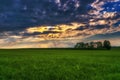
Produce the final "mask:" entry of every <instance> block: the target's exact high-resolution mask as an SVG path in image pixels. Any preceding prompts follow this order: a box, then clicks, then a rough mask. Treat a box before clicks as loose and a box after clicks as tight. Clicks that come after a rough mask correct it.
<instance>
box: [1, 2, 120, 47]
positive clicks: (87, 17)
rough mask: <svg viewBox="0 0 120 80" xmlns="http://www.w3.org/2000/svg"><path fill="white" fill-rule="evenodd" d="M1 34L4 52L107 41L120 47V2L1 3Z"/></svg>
mask: <svg viewBox="0 0 120 80" xmlns="http://www.w3.org/2000/svg"><path fill="white" fill-rule="evenodd" d="M0 32H1V33H0V48H50V47H73V46H74V45H75V43H76V42H80V41H92V40H103V39H110V40H111V42H112V44H113V45H117V46H118V45H119V44H117V42H115V41H119V35H118V34H119V32H120V0H9V1H8V0H4V1H0ZM104 36H106V37H104ZM114 42H115V43H114Z"/></svg>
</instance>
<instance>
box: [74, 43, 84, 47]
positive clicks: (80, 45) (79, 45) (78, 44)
mask: <svg viewBox="0 0 120 80" xmlns="http://www.w3.org/2000/svg"><path fill="white" fill-rule="evenodd" d="M84 46H85V45H84V43H83V42H80V43H77V44H76V45H75V48H84Z"/></svg>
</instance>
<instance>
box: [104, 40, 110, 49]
mask: <svg viewBox="0 0 120 80" xmlns="http://www.w3.org/2000/svg"><path fill="white" fill-rule="evenodd" d="M103 45H104V48H106V49H108V50H110V49H111V43H110V41H108V40H105V41H104V43H103Z"/></svg>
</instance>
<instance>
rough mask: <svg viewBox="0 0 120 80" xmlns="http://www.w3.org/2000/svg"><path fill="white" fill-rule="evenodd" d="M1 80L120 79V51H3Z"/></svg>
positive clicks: (1, 54) (0, 59)
mask: <svg viewBox="0 0 120 80" xmlns="http://www.w3.org/2000/svg"><path fill="white" fill-rule="evenodd" d="M0 80H120V48H114V49H112V50H72V49H71V50H70V49H13V50H0Z"/></svg>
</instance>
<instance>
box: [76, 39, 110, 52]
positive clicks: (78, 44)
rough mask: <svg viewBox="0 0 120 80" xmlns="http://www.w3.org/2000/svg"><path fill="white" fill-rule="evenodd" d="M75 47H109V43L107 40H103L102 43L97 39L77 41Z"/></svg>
mask: <svg viewBox="0 0 120 80" xmlns="http://www.w3.org/2000/svg"><path fill="white" fill-rule="evenodd" d="M75 48H80V49H104V48H106V49H108V50H110V49H111V43H110V41H109V40H105V41H104V42H103V43H102V42H100V41H98V42H89V43H84V42H79V43H77V44H76V45H75Z"/></svg>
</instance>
